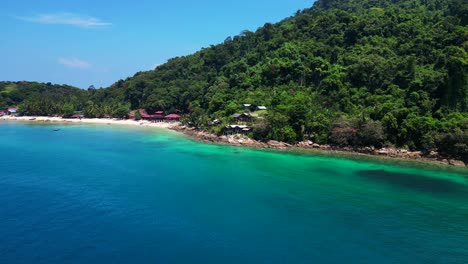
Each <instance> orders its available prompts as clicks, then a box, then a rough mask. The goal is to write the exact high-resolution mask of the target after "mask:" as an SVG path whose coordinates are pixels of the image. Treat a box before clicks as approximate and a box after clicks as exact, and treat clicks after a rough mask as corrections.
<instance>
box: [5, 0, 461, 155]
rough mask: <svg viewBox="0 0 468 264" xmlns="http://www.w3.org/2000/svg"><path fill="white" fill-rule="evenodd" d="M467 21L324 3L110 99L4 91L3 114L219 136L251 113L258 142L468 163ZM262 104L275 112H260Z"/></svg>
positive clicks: (363, 1)
mask: <svg viewBox="0 0 468 264" xmlns="http://www.w3.org/2000/svg"><path fill="white" fill-rule="evenodd" d="M467 22H468V1H467V0H318V1H316V2H315V4H314V5H313V7H311V8H308V9H304V10H300V11H297V13H296V14H295V15H293V16H292V17H289V18H286V19H284V20H283V21H281V22H279V23H276V24H271V23H266V24H265V25H264V26H262V27H260V28H258V29H257V30H256V31H255V32H251V31H243V32H242V33H240V34H239V35H238V36H234V37H228V38H226V40H225V41H224V42H223V43H221V44H218V45H213V46H210V47H207V48H203V49H201V50H200V51H198V52H197V53H195V54H193V55H189V56H184V57H176V58H173V59H170V60H169V61H168V62H167V63H165V64H163V65H160V66H158V67H157V68H156V69H155V70H152V71H147V72H138V73H136V74H135V75H134V76H133V77H130V78H127V79H126V80H119V81H117V82H116V83H114V84H113V85H112V86H111V87H108V88H104V89H94V87H90V89H88V90H80V89H77V88H73V87H70V86H60V85H53V84H50V83H48V84H39V83H30V82H3V83H0V109H1V107H7V106H12V105H20V113H22V114H26V115H65V116H67V115H70V114H72V113H73V112H74V111H77V110H79V111H83V113H84V114H85V116H87V117H100V116H114V117H122V116H124V115H125V114H127V113H128V112H129V111H130V110H134V109H140V108H144V109H146V110H147V111H148V113H151V112H152V111H156V110H164V111H166V112H167V113H169V112H175V111H176V110H180V111H181V112H182V113H184V114H185V116H184V121H185V122H190V123H191V124H193V125H194V126H197V127H200V128H204V129H207V130H211V131H212V132H216V133H221V131H222V128H223V127H224V126H225V125H226V124H230V123H233V122H234V121H233V119H232V117H230V116H231V115H232V114H234V113H242V112H244V111H245V110H244V109H243V104H251V109H250V110H251V111H252V113H253V116H254V117H255V119H254V120H253V121H252V122H248V123H247V125H250V126H252V127H253V130H252V132H251V134H250V136H252V137H254V138H256V139H260V140H267V139H274V140H279V141H286V142H294V141H300V140H304V139H311V140H312V141H314V142H318V143H330V144H334V145H340V146H375V147H382V146H395V147H403V148H408V149H413V150H414V149H416V150H422V151H432V150H437V151H439V152H440V153H442V154H444V155H447V156H453V157H456V158H460V159H462V160H465V161H467V160H468V53H467V52H468V26H467ZM260 105H261V106H266V108H267V110H261V111H255V109H256V108H255V106H260ZM214 119H218V120H220V123H219V124H217V125H213V124H212V123H211V121H212V120H214Z"/></svg>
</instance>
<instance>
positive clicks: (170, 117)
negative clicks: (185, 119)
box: [164, 114, 180, 121]
mask: <svg viewBox="0 0 468 264" xmlns="http://www.w3.org/2000/svg"><path fill="white" fill-rule="evenodd" d="M164 118H165V119H166V120H168V121H179V119H180V115H178V114H170V115H167V116H165V117H164Z"/></svg>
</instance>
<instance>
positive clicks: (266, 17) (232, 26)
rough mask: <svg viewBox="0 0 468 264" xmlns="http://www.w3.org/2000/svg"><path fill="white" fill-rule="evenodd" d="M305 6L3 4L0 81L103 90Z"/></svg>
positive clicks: (89, 1) (289, 2)
mask: <svg viewBox="0 0 468 264" xmlns="http://www.w3.org/2000/svg"><path fill="white" fill-rule="evenodd" d="M312 4H313V0H308V1H306V0H274V1H263V0H259V1H256V0H250V1H249V0H237V1H219V0H218V1H215V0H198V1H188V0H171V1H164V2H163V1H154V0H138V1H127V0H125V1H123V0H115V1H96V0H80V1H63V0H60V1H59V0H41V1H37V0H15V1H3V2H2V4H1V8H0V36H1V40H0V55H1V58H2V62H1V63H0V80H8V81H21V80H27V81H40V82H52V83H59V84H70V85H74V86H77V87H81V88H87V87H88V86H89V85H91V84H93V85H95V86H96V87H107V86H109V85H111V84H112V83H113V82H115V81H117V80H119V79H125V78H126V77H128V76H132V75H133V74H135V73H136V72H137V71H144V70H150V69H153V68H154V67H155V66H156V65H159V64H162V63H164V62H166V61H167V60H168V59H169V58H172V57H175V56H182V55H188V54H191V53H193V52H195V51H197V50H199V49H200V48H202V47H208V46H210V45H212V44H217V43H220V42H222V41H223V40H224V39H226V37H228V36H235V35H238V34H239V33H240V32H242V31H243V30H245V29H248V30H252V31H255V30H256V29H257V28H258V27H260V26H262V25H263V24H264V23H265V22H278V21H280V20H282V19H283V18H285V17H288V16H291V15H293V14H294V13H295V12H296V11H297V10H299V9H303V8H306V7H310V6H312Z"/></svg>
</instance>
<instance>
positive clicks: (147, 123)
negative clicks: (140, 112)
mask: <svg viewBox="0 0 468 264" xmlns="http://www.w3.org/2000/svg"><path fill="white" fill-rule="evenodd" d="M0 120H17V121H31V122H61V123H82V124H104V125H124V126H144V127H157V128H171V127H173V126H176V125H178V124H179V123H169V122H158V123H154V122H150V121H146V120H140V121H136V120H129V119H115V118H82V119H66V118H61V117H47V116H2V117H0Z"/></svg>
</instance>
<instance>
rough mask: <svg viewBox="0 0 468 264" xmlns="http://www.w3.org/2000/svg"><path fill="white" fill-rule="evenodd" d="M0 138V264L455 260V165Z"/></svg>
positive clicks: (464, 251)
mask: <svg viewBox="0 0 468 264" xmlns="http://www.w3.org/2000/svg"><path fill="white" fill-rule="evenodd" d="M58 128H59V129H60V131H57V132H54V131H53V130H54V129H58ZM0 131H1V132H2V134H1V135H2V136H1V138H0V151H1V153H2V158H1V159H0V202H1V203H2V206H0V263H468V175H467V171H466V170H459V171H451V170H448V169H443V168H441V169H427V168H424V167H414V166H413V167H411V166H391V165H389V164H384V163H379V162H370V161H359V160H347V159H344V158H334V157H327V156H300V155H288V154H278V153H273V152H265V151H255V150H248V149H240V148H234V147H227V146H214V145H206V144H200V143H197V142H193V141H191V140H189V139H187V138H185V137H183V136H180V135H178V134H176V133H174V132H170V131H165V130H149V129H144V128H128V127H114V126H97V125H96V126H93V125H61V124H53V125H38V124H24V123H14V122H6V121H0Z"/></svg>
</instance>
